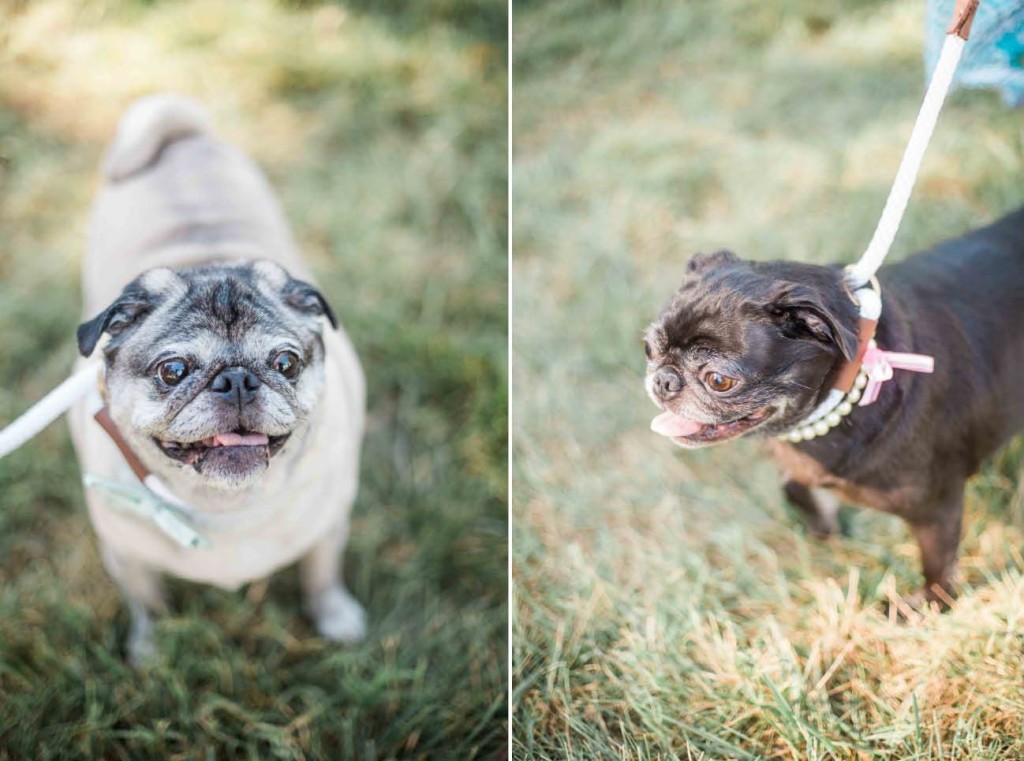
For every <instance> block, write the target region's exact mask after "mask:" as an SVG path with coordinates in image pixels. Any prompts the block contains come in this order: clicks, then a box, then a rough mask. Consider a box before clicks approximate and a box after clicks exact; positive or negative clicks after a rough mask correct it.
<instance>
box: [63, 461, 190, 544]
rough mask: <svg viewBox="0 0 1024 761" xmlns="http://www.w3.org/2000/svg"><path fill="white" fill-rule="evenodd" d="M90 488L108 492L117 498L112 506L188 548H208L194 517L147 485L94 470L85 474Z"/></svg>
mask: <svg viewBox="0 0 1024 761" xmlns="http://www.w3.org/2000/svg"><path fill="white" fill-rule="evenodd" d="M82 482H83V483H84V484H85V486H86V487H87V488H90V489H99V490H101V491H105V492H107V493H108V494H109V495H111V496H112V497H114V498H115V499H113V500H111V506H112V507H114V508H115V509H118V510H122V511H124V512H128V513H132V514H133V515H137V516H139V517H140V518H144V519H145V520H147V521H149V522H150V523H152V524H153V525H154V526H156V527H157V528H158V529H160V530H161V531H162V532H163V533H164V534H166V535H167V536H168V537H170V538H171V539H172V540H174V542H175V543H177V544H179V545H181V546H182V547H185V548H186V549H190V550H191V549H196V548H197V547H209V546H210V542H209V540H207V538H206V537H204V536H203V535H202V534H200V533H199V532H198V531H196V530H195V528H193V526H192V517H191V516H190V515H189V514H188V512H187V511H185V510H183V509H181V508H180V507H178V506H177V505H175V504H172V503H170V502H167V501H166V500H163V499H161V498H160V497H158V496H157V495H156V494H154V493H153V492H151V491H150V490H149V489H147V488H146V487H145V486H133V485H129V484H122V483H118V482H116V481H108V480H106V479H105V478H99V477H98V476H94V475H92V474H91V473H86V474H85V475H84V476H82Z"/></svg>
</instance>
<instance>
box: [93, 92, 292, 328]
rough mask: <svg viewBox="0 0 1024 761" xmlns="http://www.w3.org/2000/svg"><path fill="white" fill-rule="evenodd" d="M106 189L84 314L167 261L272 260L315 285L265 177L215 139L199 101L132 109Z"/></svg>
mask: <svg viewBox="0 0 1024 761" xmlns="http://www.w3.org/2000/svg"><path fill="white" fill-rule="evenodd" d="M102 182H103V185H102V187H101V189H100V193H99V195H98V197H97V200H96V204H95V206H94V208H93V214H92V220H91V224H90V235H89V242H88V248H87V252H86V257H85V262H84V265H83V288H84V296H85V310H86V312H87V313H92V312H95V311H96V310H98V309H100V308H102V307H103V306H105V305H106V304H107V303H109V302H110V300H111V299H113V298H114V296H116V295H117V293H118V292H119V291H120V289H121V288H122V287H123V286H124V285H125V284H126V283H128V282H129V281H131V280H132V279H133V278H135V277H136V276H137V275H139V274H140V273H141V272H143V271H145V270H147V269H151V268H153V267H159V266H163V265H165V264H166V262H167V261H168V260H173V261H174V262H175V263H176V264H177V265H178V266H181V265H182V263H186V262H187V263H188V264H199V263H203V262H209V261H212V260H217V259H232V258H248V259H271V260H274V261H276V262H278V263H279V264H281V265H282V266H284V267H285V268H286V269H287V270H288V271H289V272H291V273H292V274H293V275H294V276H295V277H299V278H302V279H306V280H309V279H311V273H310V272H309V270H308V268H307V267H306V266H305V264H304V262H303V261H302V260H301V258H300V257H299V256H298V254H297V252H296V250H295V244H294V242H293V240H292V236H291V231H290V229H289V227H288V224H287V222H286V220H285V218H284V215H283V213H282V212H281V209H280V207H279V205H278V203H277V201H276V199H275V198H274V195H273V192H272V191H271V189H270V187H269V186H268V184H267V181H266V179H265V178H264V177H263V174H262V172H260V170H259V169H258V168H257V167H256V166H255V164H253V162H252V161H251V160H249V158H248V157H247V156H245V154H244V153H242V152H241V151H240V150H238V149H236V148H235V147H233V146H231V145H230V144H228V143H226V142H223V141H221V140H218V139H217V138H216V137H215V136H214V135H213V134H212V131H211V129H210V126H209V121H208V119H207V116H206V113H205V111H204V110H203V108H202V107H201V106H200V105H199V104H198V103H196V102H195V101H192V100H190V99H188V98H185V97H182V96H180V95H172V94H160V95H151V96H148V97H145V98H142V99H140V100H138V101H136V102H135V103H134V104H133V105H132V106H131V107H130V108H129V109H128V111H127V112H126V113H125V115H124V117H123V118H122V119H121V122H120V124H119V125H118V130H117V135H116V137H115V138H114V140H113V142H112V144H111V146H110V148H109V149H108V151H107V155H106V158H105V159H104V162H103V177H102Z"/></svg>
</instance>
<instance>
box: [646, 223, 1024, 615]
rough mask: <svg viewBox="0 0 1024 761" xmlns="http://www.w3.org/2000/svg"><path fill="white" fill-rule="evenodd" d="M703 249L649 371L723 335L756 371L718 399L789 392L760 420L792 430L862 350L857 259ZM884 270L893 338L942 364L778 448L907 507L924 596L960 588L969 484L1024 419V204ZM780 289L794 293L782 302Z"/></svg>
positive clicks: (811, 468)
mask: <svg viewBox="0 0 1024 761" xmlns="http://www.w3.org/2000/svg"><path fill="white" fill-rule="evenodd" d="M696 261H697V263H696V265H694V264H693V263H691V265H690V267H689V270H690V274H689V275H688V276H687V278H686V280H685V281H684V283H683V286H682V288H680V290H679V292H678V293H677V294H676V296H675V297H674V298H673V300H672V302H671V303H670V304H669V306H668V307H667V308H666V310H665V311H664V312H663V314H662V316H661V317H660V319H659V322H658V323H656V324H655V326H653V328H652V331H651V333H653V334H656V335H657V336H658V338H659V341H660V343H657V342H654V343H656V346H659V347H660V348H661V351H660V353H658V354H656V355H655V358H654V360H653V361H650V362H649V363H648V372H649V373H652V372H657V371H658V369H659V368H660V366H663V365H665V364H669V365H671V366H672V367H676V368H680V369H681V371H683V372H684V374H685V371H686V370H687V368H688V367H690V366H696V365H695V364H694V363H695V362H699V361H701V360H700V355H699V354H695V351H694V348H695V347H699V346H704V347H708V351H710V352H713V354H711V355H708V356H712V357H714V358H716V359H715V361H718V362H720V363H725V364H726V365H728V366H730V367H733V368H735V369H736V371H737V372H738V373H742V374H743V377H744V379H745V381H746V385H745V386H743V387H742V389H741V392H740V393H737V394H733V395H730V396H728V397H727V398H722V399H716V400H714V402H715V404H714V408H715V409H716V410H717V411H718V413H719V414H720V415H721V416H722V418H723V419H728V418H729V416H730V415H735V414H737V411H740V412H742V411H743V410H748V409H750V408H752V407H753V406H754V405H756V404H778V402H779V400H788V401H789V402H791V403H792V404H793V405H794V411H793V413H792V414H790V415H786V416H782V417H778V418H775V419H772V420H771V421H770V422H769V423H767V424H765V425H763V426H761V427H760V428H758V429H755V430H758V431H759V432H761V433H765V434H777V433H781V432H783V431H785V430H787V429H788V428H789V427H791V426H792V425H793V424H795V423H796V422H799V420H800V419H801V418H802V417H803V416H804V415H806V414H807V412H809V411H810V410H811V409H813V408H814V405H815V404H817V402H819V401H820V400H821V399H822V398H823V397H824V395H825V394H826V393H827V391H828V389H829V388H830V386H831V380H832V379H833V378H834V377H835V374H836V373H837V372H838V370H839V369H840V367H841V365H842V361H843V359H844V357H849V356H851V355H852V353H853V352H855V351H856V347H857V339H856V330H857V319H858V316H857V312H856V309H855V308H854V307H853V305H852V303H850V302H849V299H848V298H847V297H846V295H845V291H844V289H843V287H842V285H841V277H842V271H841V270H840V269H839V268H838V267H818V266H814V265H807V264H796V263H787V262H772V263H765V264H760V263H753V262H746V261H743V260H740V259H737V258H735V257H733V256H726V255H721V254H718V255H714V256H713V257H712V258H711V259H709V258H707V257H702V258H700V259H698V260H696ZM879 280H880V282H881V286H882V302H883V312H882V318H881V321H880V322H879V325H878V332H877V336H876V340H877V342H878V345H879V346H880V347H881V348H883V349H888V350H891V351H900V352H915V353H920V354H927V355H930V356H932V357H934V358H935V372H934V374H931V375H923V374H916V373H911V372H907V371H900V370H897V371H896V373H895V377H894V379H893V380H892V381H890V382H889V383H887V384H885V385H884V386H883V388H882V391H881V394H880V396H879V398H878V400H877V401H876V402H875V403H874V404H872V405H870V406H867V407H855V408H854V410H853V412H852V413H851V414H850V415H849V416H848V417H847V418H845V419H844V420H843V422H842V423H841V424H840V425H839V426H838V427H837V428H834V429H833V430H832V431H830V432H829V433H828V434H827V435H826V436H823V437H820V438H816V439H812V440H811V441H809V442H803V443H800V444H796V445H791V444H788V443H782V442H781V441H779V440H778V439H774V440H773V441H772V447H773V449H774V450H775V453H776V455H777V456H778V457H779V458H780V460H781V461H782V462H783V464H784V466H785V467H786V468H787V471H788V472H787V477H788V478H789V479H790V480H791V481H792V482H794V483H795V484H797V485H799V486H800V487H808V488H827V489H833V490H835V491H836V492H837V493H838V495H839V496H840V497H842V498H843V499H845V500H846V501H849V502H852V503H855V504H861V505H863V506H867V507H872V508H874V509H879V510H883V511H886V512H890V513H893V514H895V515H898V516H900V517H902V518H903V519H904V520H906V521H907V523H908V524H909V526H910V528H911V530H912V532H913V534H914V536H915V538H916V539H917V542H918V545H919V547H920V550H921V558H922V565H923V569H924V577H925V597H926V598H927V599H939V600H943V599H948V595H949V594H950V593H951V592H952V590H953V579H954V570H955V562H956V554H957V546H958V544H959V541H960V523H961V514H962V511H963V493H964V486H965V482H966V480H967V478H968V477H969V476H970V475H972V474H973V473H975V472H976V471H977V469H978V468H979V466H980V465H981V463H982V462H983V461H984V460H985V458H987V457H989V456H990V455H992V454H993V453H994V452H995V451H996V450H997V449H998V448H999V447H1000V446H1002V445H1003V444H1004V443H1005V442H1006V441H1007V440H1008V439H1009V438H1010V437H1011V436H1013V435H1014V434H1015V433H1017V432H1018V431H1020V430H1021V429H1022V428H1024V395H1022V394H1021V393H1020V388H1021V381H1022V379H1024V330H1022V329H1021V326H1022V325H1024V209H1021V210H1018V211H1016V212H1013V213H1012V214H1009V215H1008V216H1006V217H1004V218H1003V219H1001V220H999V221H997V222H996V223H994V224H993V225H991V226H989V227H986V228H983V229H981V230H978V231H976V232H972V233H970V234H968V235H965V236H963V237H961V238H957V239H955V240H951V241H947V242H945V243H942V244H940V245H938V246H936V247H935V248H933V249H931V250H929V251H927V252H924V253H922V254H918V255H916V256H913V257H911V258H909V259H907V260H906V261H904V262H901V263H899V264H895V265H892V266H889V267H885V268H883V269H882V270H881V271H880V272H879ZM780 292H782V293H785V294H788V295H787V296H786V297H785V298H784V299H782V300H781V302H780V301H779V300H778V298H777V294H778V293H780ZM794 296H796V298H795V299H794ZM792 309H795V310H796V311H795V312H793V311H792ZM801 311H803V314H802V315H801ZM808 316H810V317H811V319H808ZM695 358H696V359H695ZM688 380H689V381H690V383H691V385H692V384H693V383H695V382H696V380H695V378H694V377H692V376H691V377H689V378H688ZM801 388H805V389H808V390H805V391H801ZM698 401H700V400H698ZM673 403H675V402H673ZM705 404H707V402H706V401H705ZM662 406H668V407H671V404H669V403H668V402H666V403H663V405H662ZM679 414H682V412H680V413H679ZM788 490H789V491H790V492H793V491H794V488H793V487H792V486H790V487H789V489H788ZM800 493H801V494H805V495H809V494H810V492H809V491H808V490H807V488H802V489H801V492H800ZM803 501H804V502H805V503H807V504H810V502H809V501H808V500H807V499H805V500H803ZM803 507H805V508H806V507H807V505H806V504H805V505H803ZM805 511H806V510H805Z"/></svg>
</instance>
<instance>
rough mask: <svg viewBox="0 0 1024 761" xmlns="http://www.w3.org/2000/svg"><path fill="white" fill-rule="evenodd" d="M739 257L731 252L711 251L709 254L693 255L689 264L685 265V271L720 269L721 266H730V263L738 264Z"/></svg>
mask: <svg viewBox="0 0 1024 761" xmlns="http://www.w3.org/2000/svg"><path fill="white" fill-rule="evenodd" d="M738 261H739V257H737V256H736V254H734V253H733V252H732V251H726V250H724V249H723V250H721V251H713V252H712V253H710V254H703V253H701V254H694V255H693V256H691V257H690V263H689V264H688V265H687V267H686V268H687V271H689V272H705V271H707V270H709V269H713V268H715V267H720V266H722V265H723V264H731V263H732V262H738Z"/></svg>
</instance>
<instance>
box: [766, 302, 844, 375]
mask: <svg viewBox="0 0 1024 761" xmlns="http://www.w3.org/2000/svg"><path fill="white" fill-rule="evenodd" d="M768 314H769V316H770V317H771V318H772V319H773V320H774V321H775V323H776V324H777V325H778V326H779V327H780V328H781V329H782V331H783V333H784V334H785V335H787V336H788V337H790V338H805V339H811V340H814V341H820V342H821V343H829V344H833V345H834V346H836V347H837V348H838V349H839V351H840V352H842V355H843V356H844V357H845V358H846V359H848V360H850V359H853V358H854V357H855V356H857V330H856V325H857V309H856V307H855V306H854V305H853V303H852V302H851V301H850V300H849V299H848V298H847V297H846V296H845V294H844V293H843V292H842V289H841V288H840V287H839V286H837V287H836V293H823V292H821V291H819V290H818V289H817V288H812V287H811V286H807V285H801V284H799V283H786V284H785V285H784V286H783V287H781V288H780V290H779V292H778V293H777V294H776V295H775V296H774V298H773V299H772V300H771V301H770V302H769V304H768Z"/></svg>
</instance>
